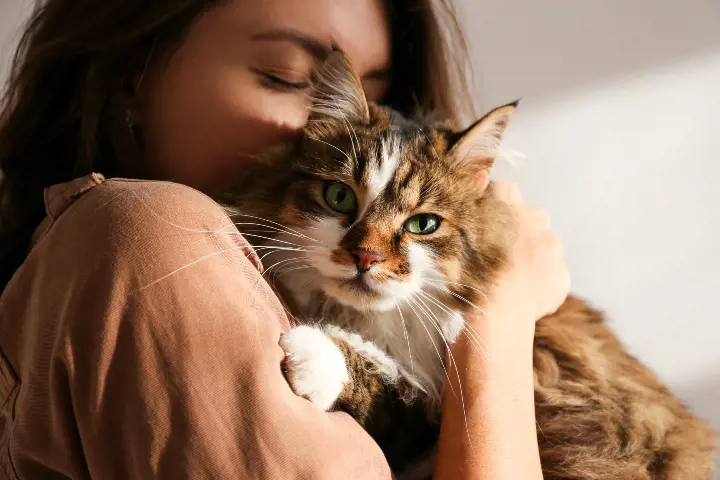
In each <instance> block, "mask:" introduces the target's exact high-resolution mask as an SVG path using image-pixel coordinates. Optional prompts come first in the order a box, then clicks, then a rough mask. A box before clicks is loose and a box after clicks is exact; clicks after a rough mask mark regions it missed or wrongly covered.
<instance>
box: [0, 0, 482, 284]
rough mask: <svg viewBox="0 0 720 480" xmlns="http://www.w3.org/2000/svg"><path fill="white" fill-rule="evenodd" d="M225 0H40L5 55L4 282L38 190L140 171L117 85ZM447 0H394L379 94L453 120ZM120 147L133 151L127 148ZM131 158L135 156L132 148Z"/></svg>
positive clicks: (453, 51)
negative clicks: (386, 82) (8, 61)
mask: <svg viewBox="0 0 720 480" xmlns="http://www.w3.org/2000/svg"><path fill="white" fill-rule="evenodd" d="M221 1H222V0H155V1H153V2H149V3H148V2H147V1H145V0H103V1H101V2H98V1H97V0H41V1H39V2H38V4H37V6H36V8H35V11H34V13H33V15H32V16H31V18H30V20H29V21H28V23H27V25H26V28H25V31H24V33H23V35H22V37H21V39H20V44H19V46H18V48H17V51H16V53H15V57H14V59H13V64H12V68H11V70H10V77H9V79H8V84H7V89H6V92H5V96H4V98H3V100H2V105H1V106H0V169H1V170H2V178H1V179H0V291H2V289H4V287H5V285H6V284H7V282H8V281H9V279H10V277H11V276H12V275H13V273H14V272H15V270H16V269H17V268H18V267H19V266H20V264H21V263H22V262H23V261H24V260H25V257H26V256H27V254H28V249H29V244H30V239H31V236H32V232H33V231H34V229H35V228H37V225H38V224H39V223H40V221H41V220H42V218H43V216H44V214H45V212H44V205H43V190H44V189H45V188H46V187H48V186H50V185H53V184H56V183H62V182H66V181H69V180H71V179H72V178H75V177H78V176H82V175H86V174H89V173H91V172H93V171H96V172H101V173H103V174H105V175H106V176H108V177H111V176H118V175H124V176H129V175H133V174H136V175H137V170H133V162H132V161H131V160H132V157H136V156H133V155H129V154H128V152H127V150H125V149H124V147H123V145H124V144H125V145H127V143H128V140H127V137H129V135H128V131H127V127H126V123H125V113H124V112H125V110H124V109H123V108H122V105H123V103H122V98H123V95H128V93H129V92H128V91H127V90H128V84H129V83H130V82H129V77H130V76H131V75H137V74H138V73H139V72H142V71H143V70H144V69H145V68H147V65H146V64H147V63H148V61H149V59H150V58H152V59H153V61H158V59H160V58H165V57H166V55H167V54H168V53H169V51H170V50H171V49H172V48H173V46H175V45H177V44H178V43H179V42H180V41H181V40H182V36H183V35H184V33H185V32H186V31H187V29H188V28H189V27H190V26H191V25H192V22H193V20H194V19H196V18H197V17H198V16H199V15H200V14H201V13H202V12H204V11H205V10H208V9H210V8H212V7H213V6H215V5H217V4H218V3H220V2H221ZM450 2H451V0H437V1H434V0H390V1H389V14H390V24H391V34H392V42H393V46H392V48H393V52H392V57H393V60H392V61H393V78H392V87H391V91H390V92H389V94H388V97H387V103H388V104H389V105H391V106H392V107H394V108H395V109H397V110H399V111H401V112H403V113H404V114H406V115H412V114H413V113H417V112H418V111H422V112H426V111H431V112H433V113H435V114H438V115H439V116H440V117H445V118H448V119H454V120H457V119H459V118H460V116H461V115H462V114H463V113H464V112H465V111H469V109H471V108H472V107H471V102H470V100H469V96H468V88H467V83H466V82H465V75H466V73H467V70H466V67H467V65H466V58H467V56H466V52H467V50H466V46H465V42H464V39H463V36H462V32H461V31H460V28H459V25H458V23H457V20H456V16H455V12H454V10H453V7H452V5H451V3H450ZM128 157H130V158H131V160H128ZM135 162H136V163H137V158H135Z"/></svg>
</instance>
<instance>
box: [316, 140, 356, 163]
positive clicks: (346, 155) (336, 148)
mask: <svg viewBox="0 0 720 480" xmlns="http://www.w3.org/2000/svg"><path fill="white" fill-rule="evenodd" d="M307 138H309V139H311V140H315V141H316V142H320V143H324V144H325V145H327V146H328V147H332V148H334V149H335V150H337V151H338V152H340V153H342V154H343V155H345V158H347V159H348V160H349V161H350V162H352V161H353V159H352V158H351V157H350V155H348V154H347V153H345V152H343V151H342V150H341V149H340V148H338V147H336V146H335V145H333V144H332V143H328V142H326V141H325V140H320V139H319V138H317V137H312V136H308V137H307Z"/></svg>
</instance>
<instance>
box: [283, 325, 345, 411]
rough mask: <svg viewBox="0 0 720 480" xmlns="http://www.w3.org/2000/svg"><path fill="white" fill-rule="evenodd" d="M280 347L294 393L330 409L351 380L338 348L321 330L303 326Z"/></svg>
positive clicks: (292, 333)
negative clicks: (283, 353)
mask: <svg viewBox="0 0 720 480" xmlns="http://www.w3.org/2000/svg"><path fill="white" fill-rule="evenodd" d="M280 346H281V347H282V349H283V351H284V352H285V375H286V376H287V380H288V382H289V383H290V386H291V387H292V389H293V391H294V392H295V394H296V395H299V396H301V397H305V398H307V399H308V400H310V401H311V402H312V403H314V404H315V405H317V406H318V407H319V408H321V409H323V410H326V411H327V410H330V408H331V407H332V406H333V404H334V403H335V400H337V398H338V396H340V393H341V392H342V390H343V388H345V385H346V384H347V383H348V382H349V381H350V377H349V375H348V371H347V365H346V363H345V357H344V356H343V354H342V352H341V351H340V349H339V348H338V347H337V345H335V343H333V341H332V340H330V338H329V337H328V336H327V335H325V333H323V331H322V330H319V329H317V328H313V327H308V326H304V325H303V326H299V327H295V328H293V329H291V330H290V331H289V332H287V333H286V334H284V335H283V336H282V337H281V338H280Z"/></svg>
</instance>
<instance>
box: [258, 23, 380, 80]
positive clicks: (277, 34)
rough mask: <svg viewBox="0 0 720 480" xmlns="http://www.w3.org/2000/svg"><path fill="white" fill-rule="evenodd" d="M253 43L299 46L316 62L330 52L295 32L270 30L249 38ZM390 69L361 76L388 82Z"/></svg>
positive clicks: (326, 47) (317, 41)
mask: <svg viewBox="0 0 720 480" xmlns="http://www.w3.org/2000/svg"><path fill="white" fill-rule="evenodd" d="M250 39H251V40H254V41H261V42H262V41H264V42H290V43H294V44H295V45H297V46H299V47H300V48H302V49H303V50H305V51H306V52H308V53H309V54H310V55H312V56H313V57H315V58H317V59H318V60H325V58H326V57H327V56H328V55H330V53H331V52H332V46H331V44H324V43H323V42H321V41H319V40H317V39H316V38H313V37H312V36H310V35H308V34H305V33H302V32H299V31H297V30H290V29H280V30H271V31H268V32H262V33H257V34H255V35H253V36H252V37H250ZM390 72H391V70H390V67H386V68H378V69H375V70H373V71H371V72H369V73H367V74H365V75H364V76H363V78H370V79H373V80H381V81H389V80H390Z"/></svg>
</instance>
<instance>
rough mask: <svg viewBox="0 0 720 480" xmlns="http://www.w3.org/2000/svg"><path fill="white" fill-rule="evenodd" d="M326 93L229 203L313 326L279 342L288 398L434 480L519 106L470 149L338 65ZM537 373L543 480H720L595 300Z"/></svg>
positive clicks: (485, 271)
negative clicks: (379, 97)
mask: <svg viewBox="0 0 720 480" xmlns="http://www.w3.org/2000/svg"><path fill="white" fill-rule="evenodd" d="M315 86H316V93H315V98H314V101H313V105H312V109H311V113H310V117H309V120H308V124H307V126H306V128H305V129H304V131H303V134H302V136H301V138H299V139H297V140H294V141H290V142H288V143H286V144H283V145H281V146H279V147H277V148H276V149H274V150H273V151H272V152H270V153H268V154H267V155H266V156H264V158H263V159H262V160H260V161H258V162H257V163H256V164H255V165H253V166H252V167H251V173H250V174H249V175H247V177H246V180H245V181H243V182H240V183H239V184H238V185H237V187H236V188H233V189H231V190H230V191H229V192H227V193H226V194H225V195H223V196H222V198H221V201H222V202H224V203H225V204H226V205H228V208H229V209H230V210H231V211H232V212H233V213H234V214H236V215H242V216H244V217H236V218H243V220H240V221H239V222H238V223H239V224H240V225H246V226H247V225H250V226H251V227H250V228H247V229H242V228H241V232H242V233H244V234H245V236H246V238H247V239H248V240H249V241H250V242H251V243H253V244H254V246H255V247H256V249H257V251H258V252H259V254H260V255H261V257H262V259H263V263H264V265H265V267H266V274H267V276H268V277H270V278H273V275H275V274H277V281H276V282H275V284H276V286H277V288H278V291H279V292H281V294H282V296H283V298H285V299H286V300H287V303H288V307H289V308H290V309H291V310H292V312H293V313H294V314H295V316H297V317H298V318H304V319H316V322H315V323H301V324H299V325H297V326H295V327H293V328H292V329H291V330H290V331H288V332H287V333H285V334H284V335H283V337H282V339H281V346H282V347H283V349H284V351H285V353H286V357H285V362H284V365H283V368H284V371H285V374H286V376H287V378H288V381H289V383H290V385H291V386H292V388H293V390H294V391H295V393H297V394H298V395H301V396H304V397H306V398H307V399H309V400H310V401H312V402H313V403H314V404H316V405H317V406H318V407H319V408H321V409H323V410H340V411H345V412H347V413H349V414H350V415H351V416H352V417H353V418H355V419H356V420H357V421H358V422H359V423H360V424H361V425H362V426H363V427H364V428H365V429H366V430H367V431H368V432H369V433H370V434H371V435H372V436H373V438H374V439H375V440H376V441H377V442H378V444H379V445H380V447H381V448H382V450H383V452H384V453H385V455H386V458H387V460H388V462H389V464H390V466H391V468H392V469H393V471H394V472H396V474H397V475H398V478H399V479H403V478H407V479H422V478H430V477H431V475H432V468H433V460H434V454H435V449H436V443H437V438H438V434H439V421H440V416H441V411H442V398H443V392H444V389H445V385H446V382H447V378H448V374H449V372H451V369H450V368H448V367H449V366H448V365H446V364H445V352H446V349H447V347H448V345H449V344H451V343H452V342H454V341H455V339H456V338H457V337H458V335H462V334H465V335H470V336H472V332H469V331H468V330H467V326H466V325H465V322H464V317H465V315H467V313H468V312H471V311H474V310H476V309H482V307H483V305H485V302H486V298H485V296H484V294H483V292H484V291H486V289H488V288H489V287H490V286H492V285H493V282H494V281H495V279H496V277H497V275H498V273H499V272H500V271H501V270H502V269H503V267H504V266H505V265H506V263H507V255H508V245H509V244H510V242H511V241H512V239H513V235H514V230H513V219H512V214H511V212H510V211H509V210H508V209H509V207H508V206H507V205H506V204H505V203H503V202H502V201H500V200H499V199H498V198H497V197H496V195H495V194H494V190H493V188H494V187H493V183H492V182H491V181H490V180H489V173H490V170H491V168H492V165H493V162H494V160H495V158H496V156H497V155H498V151H499V146H500V142H501V140H502V137H503V135H504V133H505V131H506V128H507V126H508V124H509V121H510V119H511V117H512V115H513V113H514V112H515V109H516V106H517V104H516V103H513V104H509V105H505V106H503V107H500V108H497V109H495V110H493V111H492V112H490V113H489V114H487V115H486V116H485V117H483V118H482V119H480V120H479V121H477V122H476V123H475V124H473V125H472V126H471V127H470V128H468V129H466V130H464V131H461V132H459V133H458V132H456V131H454V130H453V129H451V128H448V127H446V126H443V125H442V124H440V125H434V124H430V123H428V122H421V121H414V120H410V119H406V118H404V117H403V116H402V115H399V114H398V113H397V112H394V111H392V110H391V109H389V108H387V107H383V106H379V105H376V104H372V103H368V102H367V101H366V98H365V95H364V92H363V89H362V86H361V83H360V80H359V79H358V77H357V75H356V74H355V73H354V71H353V69H352V66H351V65H350V62H349V60H348V59H347V57H346V56H345V55H344V54H342V52H337V51H336V52H334V53H332V54H331V55H330V56H329V57H328V59H327V61H326V62H325V65H324V66H323V67H322V69H320V70H319V71H318V74H317V78H316V82H315ZM473 338H474V337H473ZM479 342H481V339H478V338H474V341H473V344H474V345H477V346H478V348H480V343H479ZM446 368H448V369H447V370H446ZM534 375H535V377H534V378H535V403H536V417H537V424H538V429H537V439H538V442H539V446H540V454H541V463H542V469H543V474H544V478H545V479H546V480H560V479H563V480H595V479H618V480H619V479H623V480H650V479H655V480H660V479H665V480H701V479H702V480H706V479H709V478H710V475H711V474H712V472H711V471H712V463H713V452H714V448H715V445H714V442H715V438H714V433H713V432H712V431H711V429H710V428H709V427H708V426H707V425H706V424H705V423H704V422H703V421H701V420H699V419H697V418H695V417H694V416H693V415H692V414H691V413H690V412H689V411H688V409H687V408H686V407H685V406H684V405H683V404H682V403H681V402H680V401H679V400H678V399H677V398H675V397H674V396H673V395H672V394H671V393H670V392H669V391H668V389H667V388H666V387H665V386H663V385H662V384H661V383H660V381H659V380H658V379H657V378H656V377H655V376H654V375H653V374H652V373H651V372H650V371H649V370H648V369H647V368H645V367H644V366H643V365H642V364H640V363H639V362H638V361H637V360H635V359H634V358H633V357H632V356H631V355H630V354H629V353H627V352H626V351H625V349H624V348H623V346H622V345H621V343H620V342H619V341H618V339H617V338H616V337H615V336H614V335H613V334H612V333H611V332H610V330H609V329H608V327H607V325H606V324H605V322H604V320H603V316H602V314H601V313H600V312H599V311H597V310H595V309H594V308H592V307H590V306H589V305H588V304H586V303H585V302H583V301H581V300H579V299H578V298H575V297H573V296H570V297H569V298H568V299H567V301H566V302H565V303H564V304H563V305H562V307H561V308H560V309H559V310H558V311H557V312H556V313H555V314H553V315H549V316H547V317H546V318H544V319H541V320H540V321H539V322H538V323H537V327H536V334H535V342H534ZM460 393H462V392H460Z"/></svg>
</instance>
